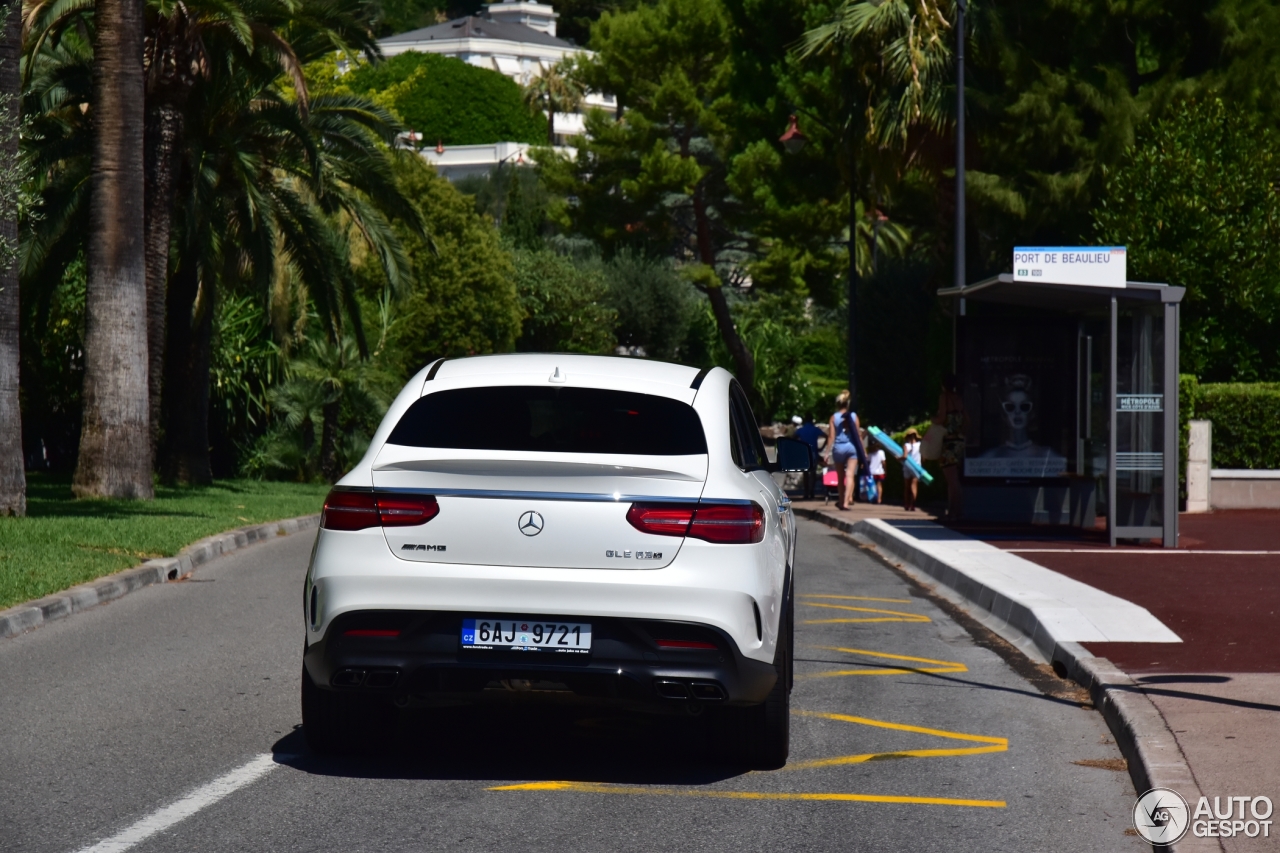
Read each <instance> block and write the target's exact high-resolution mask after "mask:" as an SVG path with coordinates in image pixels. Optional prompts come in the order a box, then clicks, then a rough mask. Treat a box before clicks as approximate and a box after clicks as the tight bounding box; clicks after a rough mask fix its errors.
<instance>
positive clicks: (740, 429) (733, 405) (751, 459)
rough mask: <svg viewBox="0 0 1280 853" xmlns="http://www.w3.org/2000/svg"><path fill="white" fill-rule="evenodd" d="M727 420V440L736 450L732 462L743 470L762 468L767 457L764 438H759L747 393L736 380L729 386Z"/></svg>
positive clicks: (758, 430)
mask: <svg viewBox="0 0 1280 853" xmlns="http://www.w3.org/2000/svg"><path fill="white" fill-rule="evenodd" d="M729 421H730V424H731V426H730V434H729V442H730V446H731V447H733V448H734V449H735V450H736V453H735V456H734V462H736V463H737V465H738V467H739V468H741V469H742V470H744V471H754V470H755V469H757V468H763V467H764V465H765V461H766V460H767V459H768V457H767V456H766V455H765V451H764V440H763V439H761V438H760V429H759V427H757V426H756V419H755V416H754V415H752V414H751V406H750V405H748V403H747V395H746V394H744V393H742V389H741V388H740V387H739V386H738V384H737V383H736V382H735V383H734V384H732V385H730V386H729Z"/></svg>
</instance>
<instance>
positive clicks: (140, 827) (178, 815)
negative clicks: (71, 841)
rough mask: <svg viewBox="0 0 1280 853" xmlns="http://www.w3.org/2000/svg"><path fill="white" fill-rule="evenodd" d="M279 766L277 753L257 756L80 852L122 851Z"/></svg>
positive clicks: (111, 852) (113, 852)
mask: <svg viewBox="0 0 1280 853" xmlns="http://www.w3.org/2000/svg"><path fill="white" fill-rule="evenodd" d="M277 766H278V765H277V764H276V761H275V756H273V755H271V754H270V753H264V754H262V755H258V756H255V757H254V758H253V759H251V760H250V761H248V762H246V763H244V764H242V765H240V766H239V767H237V768H236V769H235V770H232V771H231V772H230V773H226V774H224V775H222V776H219V777H218V778H217V779H214V780H213V781H212V782H210V783H209V784H207V785H202V786H201V787H199V788H196V789H195V790H194V791H191V792H190V793H188V794H186V795H184V796H183V797H182V798H181V799H179V800H177V801H176V802H173V803H170V804H169V805H167V806H165V807H164V808H162V809H157V810H156V811H154V812H152V813H151V814H149V815H147V816H146V817H144V818H143V819H142V820H140V821H138V822H137V823H135V824H134V825H133V826H130V827H129V828H127V829H124V830H122V831H121V832H118V833H116V834H115V835H113V836H111V837H110V838H107V839H104V840H102V841H99V842H98V843H97V844H94V845H93V846H92V847H83V848H81V849H80V850H79V851H77V853H121V851H123V850H128V849H129V848H130V847H132V846H134V845H135V844H139V843H141V842H142V841H145V840H146V839H148V838H150V837H151V836H153V835H155V834H156V833H157V832H163V831H164V830H166V829H168V828H169V827H171V826H173V825H174V824H175V823H178V822H179V821H181V820H185V819H187V818H189V817H191V816H192V815H193V814H195V813H196V812H198V811H200V810H201V809H203V808H205V807H206V806H211V805H213V804H214V803H216V802H218V800H221V799H222V798H223V797H225V796H227V795H228V794H230V793H233V792H234V791H237V790H239V789H240V788H243V787H244V786H245V785H250V784H252V783H254V782H256V781H257V780H258V779H260V778H262V777H263V776H265V775H267V774H268V773H270V772H271V771H272V770H273V769H275V768H276V767H277Z"/></svg>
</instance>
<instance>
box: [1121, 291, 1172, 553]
mask: <svg viewBox="0 0 1280 853" xmlns="http://www.w3.org/2000/svg"><path fill="white" fill-rule="evenodd" d="M1116 331H1117V347H1116V400H1115V406H1116V414H1115V425H1116V451H1115V460H1116V461H1115V465H1116V493H1115V494H1116V507H1115V515H1114V517H1113V523H1114V524H1115V526H1116V528H1117V532H1118V533H1120V535H1122V536H1123V535H1124V534H1123V532H1122V530H1121V529H1122V528H1126V527H1145V528H1150V527H1159V526H1161V525H1162V524H1163V523H1164V511H1163V507H1164V489H1165V483H1164V454H1165V451H1166V448H1165V446H1164V407H1165V390H1166V389H1165V387H1164V374H1165V370H1164V352H1165V347H1164V306H1163V305H1161V304H1159V303H1156V304H1154V305H1144V304H1136V305H1123V304H1122V305H1121V306H1120V312H1119V317H1118V323H1117V330H1116Z"/></svg>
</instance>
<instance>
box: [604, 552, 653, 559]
mask: <svg viewBox="0 0 1280 853" xmlns="http://www.w3.org/2000/svg"><path fill="white" fill-rule="evenodd" d="M604 555H605V556H606V557H613V558H621V559H623V560H630V559H631V557H632V556H633V555H634V556H635V558H636V559H637V560H661V559H662V552H661V551H638V550H637V551H605V552H604Z"/></svg>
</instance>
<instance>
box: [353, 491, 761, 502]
mask: <svg viewBox="0 0 1280 853" xmlns="http://www.w3.org/2000/svg"><path fill="white" fill-rule="evenodd" d="M374 492H399V493H406V492H407V493H410V494H434V496H435V497H471V498H489V500H497V501H582V502H596V503H623V502H626V503H698V502H699V501H700V498H695V497H666V496H658V494H621V493H620V494H600V493H596V492H518V491H515V489H451V488H444V489H417V488H410V489H401V488H394V489H390V488H387V489H381V488H375V489H374ZM717 503H750V501H717Z"/></svg>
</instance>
